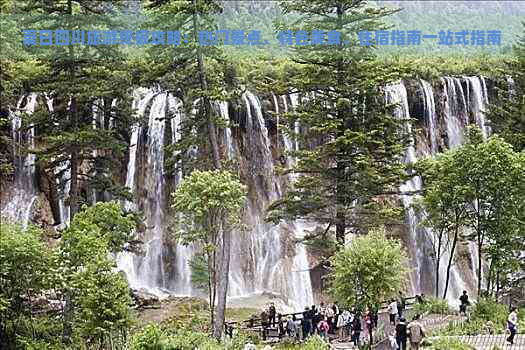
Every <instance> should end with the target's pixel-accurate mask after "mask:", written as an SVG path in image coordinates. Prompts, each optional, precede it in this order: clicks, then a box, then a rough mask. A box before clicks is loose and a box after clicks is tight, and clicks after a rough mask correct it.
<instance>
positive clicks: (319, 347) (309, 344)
mask: <svg viewBox="0 0 525 350" xmlns="http://www.w3.org/2000/svg"><path fill="white" fill-rule="evenodd" d="M301 349H303V350H328V349H330V344H328V343H327V342H326V341H325V340H324V339H323V338H321V337H320V336H319V335H317V334H316V335H313V336H311V337H310V338H308V340H307V341H306V342H305V343H304V345H303V346H302V347H301Z"/></svg>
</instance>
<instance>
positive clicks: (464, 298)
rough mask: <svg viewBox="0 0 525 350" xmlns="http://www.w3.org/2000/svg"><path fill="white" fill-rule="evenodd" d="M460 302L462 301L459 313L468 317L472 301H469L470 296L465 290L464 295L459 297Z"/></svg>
mask: <svg viewBox="0 0 525 350" xmlns="http://www.w3.org/2000/svg"><path fill="white" fill-rule="evenodd" d="M459 301H460V304H459V313H460V314H463V315H466V314H467V306H469V305H470V301H469V300H468V294H467V291H466V290H464V291H463V295H461V296H460V297H459Z"/></svg>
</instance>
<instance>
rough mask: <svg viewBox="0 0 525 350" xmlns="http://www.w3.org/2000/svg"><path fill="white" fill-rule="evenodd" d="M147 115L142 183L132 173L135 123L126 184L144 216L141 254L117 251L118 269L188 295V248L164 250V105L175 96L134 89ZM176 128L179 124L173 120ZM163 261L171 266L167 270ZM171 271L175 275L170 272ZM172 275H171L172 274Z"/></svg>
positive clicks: (161, 290) (153, 287) (139, 283)
mask: <svg viewBox="0 0 525 350" xmlns="http://www.w3.org/2000/svg"><path fill="white" fill-rule="evenodd" d="M150 102H151V105H150V107H149V118H148V128H147V135H146V141H145V144H144V148H145V149H144V150H142V151H143V152H146V157H145V158H146V160H145V165H144V169H145V174H144V184H143V187H144V188H141V189H139V188H138V186H137V185H136V181H135V177H136V176H137V175H136V170H137V165H136V160H137V154H138V152H139V149H138V147H139V143H140V142H139V138H140V135H141V133H142V128H141V127H140V126H139V125H136V126H134V128H133V130H132V136H131V145H130V157H129V163H128V174H127V177H126V186H127V187H128V188H130V189H131V190H132V192H133V193H134V194H135V198H136V204H137V207H140V208H143V211H144V215H145V218H146V220H145V221H146V233H145V237H144V238H145V240H146V242H145V244H144V247H143V249H144V250H145V254H144V256H133V255H132V254H130V253H123V254H120V255H119V256H118V258H117V261H118V267H119V269H121V270H123V271H124V272H125V273H126V275H127V277H128V280H129V282H130V285H131V286H132V287H133V288H136V289H141V288H146V289H148V290H150V291H152V292H154V293H156V294H159V295H162V294H165V293H170V294H180V295H189V294H191V292H192V288H191V283H190V276H191V274H190V272H189V266H188V263H189V258H190V256H191V255H190V248H188V247H183V246H181V245H176V249H175V252H174V256H172V255H169V254H167V252H166V246H165V237H164V235H165V231H166V221H165V220H166V217H165V207H166V195H165V183H164V134H165V125H166V119H165V114H166V109H167V107H170V108H173V107H175V106H174V100H173V98H172V97H171V96H168V94H167V93H163V92H158V93H157V92H154V91H151V90H147V91H144V90H142V91H137V94H136V96H135V100H134V105H133V106H134V107H136V110H137V113H138V116H139V117H142V116H143V115H144V113H145V111H146V109H147V108H148V106H149V103H150ZM172 128H173V130H178V124H177V123H174V124H172ZM166 261H168V262H169V263H170V265H171V263H173V264H172V265H173V269H172V271H171V272H169V271H168V269H167V266H166ZM172 275H174V276H172ZM172 277H173V278H172Z"/></svg>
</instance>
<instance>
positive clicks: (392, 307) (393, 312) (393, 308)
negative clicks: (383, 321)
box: [388, 299, 398, 325]
mask: <svg viewBox="0 0 525 350" xmlns="http://www.w3.org/2000/svg"><path fill="white" fill-rule="evenodd" d="M397 313H398V310H397V301H395V300H394V299H391V300H390V304H388V314H389V315H390V324H391V325H395V324H396V316H397Z"/></svg>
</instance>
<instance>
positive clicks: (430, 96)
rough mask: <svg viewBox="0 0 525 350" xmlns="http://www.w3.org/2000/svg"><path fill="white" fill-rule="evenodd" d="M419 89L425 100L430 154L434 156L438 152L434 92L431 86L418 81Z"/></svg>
mask: <svg viewBox="0 0 525 350" xmlns="http://www.w3.org/2000/svg"><path fill="white" fill-rule="evenodd" d="M420 84H421V88H422V89H423V95H424V98H425V119H426V121H427V127H428V131H429V134H430V153H431V154H436V153H437V151H438V139H437V129H438V128H437V117H436V103H435V102H434V91H433V89H432V85H430V83H429V82H427V81H425V80H420Z"/></svg>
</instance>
